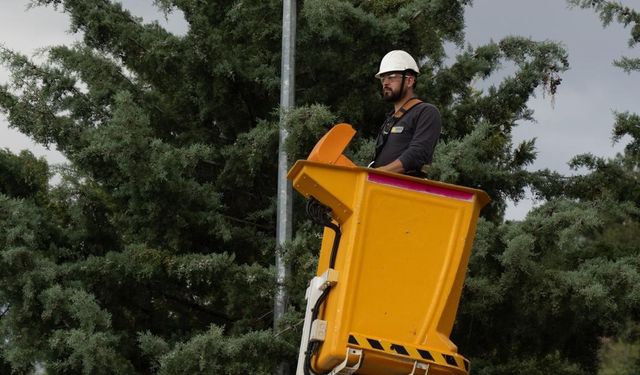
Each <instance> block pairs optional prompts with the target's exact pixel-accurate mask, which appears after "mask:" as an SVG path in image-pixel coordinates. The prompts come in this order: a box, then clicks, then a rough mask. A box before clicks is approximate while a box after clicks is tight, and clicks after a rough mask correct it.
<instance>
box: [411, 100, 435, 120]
mask: <svg viewBox="0 0 640 375" xmlns="http://www.w3.org/2000/svg"><path fill="white" fill-rule="evenodd" d="M411 109H412V110H411V111H409V113H407V115H410V117H411V118H415V117H422V116H423V115H425V114H427V115H435V116H438V117H439V116H440V111H439V110H438V107H436V106H435V105H433V104H431V103H428V102H425V101H421V102H420V103H418V104H416V105H414V106H413V108H411ZM411 112H413V113H411Z"/></svg>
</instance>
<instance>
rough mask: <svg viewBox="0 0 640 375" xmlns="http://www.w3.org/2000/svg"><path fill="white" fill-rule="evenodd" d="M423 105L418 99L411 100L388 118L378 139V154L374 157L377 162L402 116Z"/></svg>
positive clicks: (381, 128)
mask: <svg viewBox="0 0 640 375" xmlns="http://www.w3.org/2000/svg"><path fill="white" fill-rule="evenodd" d="M420 103H422V100H420V99H418V98H411V99H409V100H407V101H406V102H405V103H404V104H403V105H402V107H400V109H398V110H397V111H396V112H395V113H394V114H393V115H391V116H389V117H387V119H386V120H385V121H384V123H383V124H382V126H381V127H380V133H379V134H378V138H377V140H376V153H375V155H374V157H373V160H374V161H375V160H376V159H377V158H378V155H380V152H382V149H383V148H384V145H385V143H387V139H389V133H391V129H392V128H393V127H394V126H395V124H397V123H398V121H400V119H401V118H402V116H404V115H405V114H406V113H407V112H409V110H410V109H411V108H413V107H415V106H416V105H418V104H420Z"/></svg>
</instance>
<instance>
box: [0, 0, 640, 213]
mask: <svg viewBox="0 0 640 375" xmlns="http://www.w3.org/2000/svg"><path fill="white" fill-rule="evenodd" d="M123 3H124V4H125V6H126V7H127V8H129V9H130V10H131V11H132V12H133V13H134V14H135V15H138V16H141V17H144V18H145V20H146V21H150V20H153V19H157V20H159V21H160V22H161V23H162V24H163V25H165V26H166V27H167V28H169V29H170V31H172V32H174V33H178V34H179V33H181V32H184V30H185V28H186V26H185V24H184V22H183V20H181V18H180V15H179V14H176V15H172V16H171V17H170V18H169V20H168V21H165V20H164V19H162V17H158V15H157V13H155V12H154V10H153V9H154V8H153V7H152V6H151V5H150V4H151V3H152V1H151V0H146V1H145V0H127V1H123ZM623 3H625V4H628V5H630V6H634V7H635V8H640V1H639V0H627V1H623ZM27 4H28V1H27V0H0V43H2V44H3V45H4V46H6V47H8V48H10V49H13V50H16V51H20V52H22V53H25V54H27V55H32V54H33V53H34V52H36V51H37V50H38V49H39V48H42V47H46V46H49V45H53V44H62V43H72V42H73V41H74V40H77V36H74V35H71V34H69V33H68V32H67V30H68V25H69V22H68V17H67V16H66V15H64V14H61V13H59V12H56V11H54V10H53V9H51V8H42V7H38V8H34V9H30V10H28V11H26V6H27ZM154 13H155V14H154ZM466 22H467V29H466V37H467V43H469V44H471V45H472V46H474V47H475V46H478V45H482V44H485V43H488V42H490V41H491V40H494V41H498V40H500V39H501V38H503V37H504V36H507V35H520V36H525V37H531V38H533V39H535V40H547V39H548V40H555V41H560V42H562V43H563V44H564V45H565V47H566V48H567V50H568V52H569V62H570V65H571V67H570V70H569V71H568V72H566V73H564V74H563V75H562V79H563V81H562V85H561V86H560V88H559V91H558V94H557V96H556V97H555V100H554V102H553V103H552V100H551V98H550V97H548V96H547V97H543V96H542V95H541V93H539V95H538V96H537V97H536V98H534V99H532V100H531V101H530V107H531V108H532V109H534V110H535V114H534V116H535V118H536V123H523V124H521V125H520V126H518V127H517V128H516V130H515V134H514V135H515V138H516V140H517V141H518V140H523V139H531V138H537V142H536V145H537V149H538V159H537V161H536V162H535V163H534V165H533V166H532V167H531V169H541V168H549V169H553V170H557V171H559V172H561V173H571V172H570V171H569V168H568V166H567V162H568V161H569V160H570V159H571V157H572V156H575V155H577V154H580V153H586V152H590V153H593V154H595V155H599V156H613V155H615V153H616V152H619V151H621V150H622V147H623V145H615V146H614V145H612V143H611V127H612V124H613V114H612V113H613V111H627V110H629V111H632V112H638V113H640V101H638V99H637V97H638V91H639V90H638V88H639V87H640V74H631V75H628V74H626V73H624V72H623V71H621V70H620V69H618V68H615V67H613V66H612V60H613V59H615V58H618V57H620V56H622V55H631V56H638V55H640V52H639V51H640V48H638V49H636V50H633V49H631V50H630V49H629V48H628V47H627V41H628V39H629V30H628V29H624V28H623V27H622V26H620V25H618V24H611V26H610V27H608V28H606V29H603V28H602V27H601V24H600V20H599V19H598V16H597V15H596V14H595V13H593V11H591V10H582V9H569V8H568V7H567V5H566V3H565V1H563V0H474V3H473V7H472V8H469V9H468V10H467V13H466ZM390 47H391V46H390ZM7 80H8V73H7V71H6V69H5V68H4V67H0V83H5V82H7ZM372 84H373V83H372ZM0 147H6V148H9V149H10V150H12V151H14V152H18V151H20V150H22V149H30V150H31V151H32V152H33V153H34V154H36V155H42V156H45V157H46V158H47V159H48V160H49V161H50V163H60V162H63V161H64V158H63V157H62V156H61V155H60V154H59V153H57V152H55V150H47V149H45V148H44V147H42V146H39V145H36V144H34V143H33V142H32V141H31V140H30V139H28V138H27V137H25V136H23V135H22V134H20V133H18V132H16V131H15V130H12V129H9V128H8V125H7V122H6V118H5V117H4V116H3V115H0ZM531 204H532V203H531V202H530V201H529V200H525V201H524V202H521V203H520V204H519V205H517V206H513V205H511V206H510V207H509V209H508V211H507V217H508V218H512V219H520V218H522V217H524V215H525V214H526V212H527V211H528V210H529V208H530V207H531Z"/></svg>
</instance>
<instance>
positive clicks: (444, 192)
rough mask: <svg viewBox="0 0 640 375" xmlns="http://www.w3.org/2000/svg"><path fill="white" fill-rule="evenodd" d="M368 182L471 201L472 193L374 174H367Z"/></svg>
mask: <svg viewBox="0 0 640 375" xmlns="http://www.w3.org/2000/svg"><path fill="white" fill-rule="evenodd" d="M369 181H371V182H376V183H379V184H383V185H390V186H395V187H399V188H402V189H406V190H413V191H420V192H423V193H430V194H435V195H441V196H444V197H448V198H453V199H458V200H465V201H470V200H471V199H473V193H468V192H466V191H460V190H455V189H449V188H445V187H441V186H434V185H427V184H421V183H418V182H415V181H409V180H404V179H400V178H395V177H390V176H385V175H381V174H376V173H369Z"/></svg>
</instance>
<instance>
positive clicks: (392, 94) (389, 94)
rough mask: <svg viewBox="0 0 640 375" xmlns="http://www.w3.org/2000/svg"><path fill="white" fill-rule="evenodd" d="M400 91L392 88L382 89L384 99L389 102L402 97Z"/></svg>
mask: <svg viewBox="0 0 640 375" xmlns="http://www.w3.org/2000/svg"><path fill="white" fill-rule="evenodd" d="M400 91H401V90H397V91H393V89H391V88H386V89H382V100H384V101H385V102H388V103H395V102H397V101H398V100H399V99H400Z"/></svg>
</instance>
